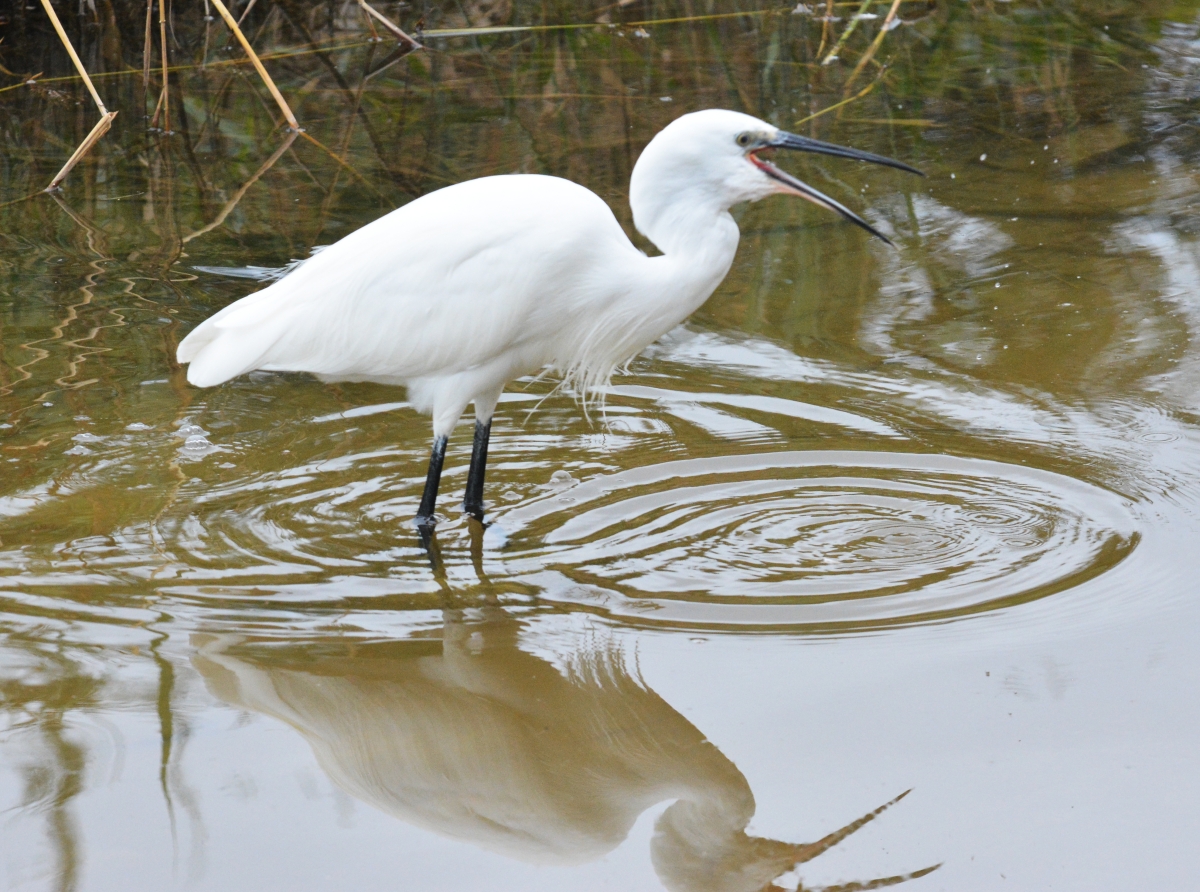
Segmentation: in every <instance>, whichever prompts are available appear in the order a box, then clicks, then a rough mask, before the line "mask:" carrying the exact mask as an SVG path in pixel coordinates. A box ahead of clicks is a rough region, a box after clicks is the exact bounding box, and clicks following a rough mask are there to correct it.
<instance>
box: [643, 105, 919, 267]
mask: <svg viewBox="0 0 1200 892" xmlns="http://www.w3.org/2000/svg"><path fill="white" fill-rule="evenodd" d="M775 149H793V150H796V151H801V152H815V153H818V154H822V155H833V156H835V157H838V158H851V159H855V160H858V161H870V162H872V163H874V164H883V165H886V166H888V167H895V168H897V169H899V170H905V171H908V172H910V173H915V174H920V171H918V170H916V169H915V168H912V167H909V166H908V165H907V164H903V163H901V162H899V161H894V160H892V159H891V158H885V157H883V156H882V155H872V154H871V153H869V152H860V151H858V150H857V149H850V148H845V147H843V146H836V145H833V144H831V143H826V142H821V141H820V140H816V139H810V138H808V137H806V136H798V135H796V134H794V133H787V132H786V131H783V130H780V129H779V128H778V127H775V126H774V125H772V124H768V123H767V122H766V121H760V120H759V119H758V118H755V117H752V116H751V115H744V114H741V113H740V112H733V111H725V110H723V109H707V110H705V111H698V112H692V113H691V114H686V115H684V116H683V117H681V118H676V119H675V120H674V121H672V122H671V123H670V124H668V125H667V126H666V127H664V128H663V129H662V130H661V131H659V133H658V135H656V136H655V137H654V139H652V140H650V144H649V145H647V146H646V149H645V151H644V152H642V156H641V157H640V158H639V159H638V162H637V165H636V166H635V167H634V170H633V178H632V180H631V181H630V188H629V200H630V204H631V205H632V207H633V215H634V222H635V223H636V225H637V227H638V229H639V231H641V232H642V233H644V234H645V235H646V236H648V237H649V238H651V239H652V240H654V241H655V242H656V243H658V240H657V239H655V236H654V234H653V233H652V232H651V231H650V230H652V229H656V228H661V224H660V223H659V221H658V218H659V217H661V216H662V211H664V210H665V209H666V207H667V206H668V205H675V206H677V207H678V206H691V207H693V208H698V207H704V208H713V209H715V210H718V211H724V210H727V209H728V208H730V207H732V206H733V205H735V204H739V203H741V202H743V201H758V200H759V199H760V198H766V197H767V196H768V195H774V194H776V193H784V194H787V195H799V196H800V197H801V198H805V199H807V200H809V201H811V202H812V203H813V204H816V205H819V206H820V207H823V208H827V209H828V210H831V211H835V212H836V213H838V214H841V215H842V216H843V217H845V218H846V219H847V220H849V221H850V222H852V223H854V224H855V225H857V226H861V227H862V228H863V229H865V230H867V231H868V232H870V233H871V234H872V235H874V236H876V237H877V238H880V239H883V240H884V241H885V242H888V244H891V242H890V241H889V240H888V239H887V237H885V236H884V235H883V234H882V233H880V232H879V231H878V230H876V229H875V228H874V227H872V226H871V225H870V224H869V223H867V222H866V221H865V220H863V219H862V218H861V217H859V216H858V215H857V214H855V213H854V212H853V211H851V210H850V209H849V208H846V207H844V206H843V205H841V204H840V203H838V202H836V201H834V200H833V199H832V198H830V197H829V196H827V195H824V194H822V193H821V192H819V191H817V190H816V189H814V188H813V187H812V186H810V185H808V184H807V183H804V182H801V181H800V180H798V179H796V178H795V177H793V176H792V175H791V174H789V173H786V172H785V171H782V170H780V169H779V168H778V167H776V166H775V165H774V164H772V163H771V161H770V160H768V158H769V156H770V155H771V153H772V151H773V150H775ZM670 216H674V215H673V214H672V215H670ZM660 247H662V245H661V244H660Z"/></svg>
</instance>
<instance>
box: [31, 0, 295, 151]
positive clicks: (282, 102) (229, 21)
mask: <svg viewBox="0 0 1200 892" xmlns="http://www.w3.org/2000/svg"><path fill="white" fill-rule="evenodd" d="M42 2H43V3H46V2H49V0H42ZM212 4H213V6H215V7H216V8H217V12H219V13H220V14H221V18H223V19H224V20H225V24H226V25H228V26H229V29H230V30H231V31H233V33H234V35H235V36H236V37H237V39H238V41H239V42H240V43H241V45H242V49H244V50H245V51H246V55H247V56H249V57H250V61H251V62H252V63H253V64H254V69H255V70H256V71H257V72H258V76H259V77H261V78H262V80H263V83H264V84H266V87H267V90H268V91H270V93H271V97H272V98H273V99H274V100H275V104H276V105H278V106H279V110H280V111H281V112H283V116H284V118H286V119H287V122H288V126H289V127H290V128H291V129H292V130H299V129H300V124H299V122H298V121H297V120H296V116H295V115H294V114H292V110H291V108H289V107H288V104H287V100H286V99H284V98H283V94H282V93H280V92H279V88H278V87H276V86H275V81H273V80H271V75H269V74H267V69H265V68H263V64H262V62H261V61H259V58H258V54H257V53H255V52H254V48H253V47H252V46H250V41H248V40H247V39H246V35H245V34H243V33H242V29H241V28H239V27H238V23H237V22H236V21H234V19H233V16H232V15H230V14H229V9H228V8H227V7H226V6H225V4H224V3H223V2H222V0H212Z"/></svg>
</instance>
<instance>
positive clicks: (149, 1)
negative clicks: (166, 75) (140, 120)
mask: <svg viewBox="0 0 1200 892" xmlns="http://www.w3.org/2000/svg"><path fill="white" fill-rule="evenodd" d="M153 17H154V0H146V42H145V43H144V44H143V45H142V89H143V90H149V89H150V35H151V34H152V33H153V32H152V31H151V30H150V25H151V22H152V21H153ZM145 101H146V99H145V97H144V96H143V97H142V112H143V113H145V111H146V108H145Z"/></svg>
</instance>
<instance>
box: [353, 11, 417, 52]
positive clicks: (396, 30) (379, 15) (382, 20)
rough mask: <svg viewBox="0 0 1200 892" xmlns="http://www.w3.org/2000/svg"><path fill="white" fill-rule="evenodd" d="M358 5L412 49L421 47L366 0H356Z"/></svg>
mask: <svg viewBox="0 0 1200 892" xmlns="http://www.w3.org/2000/svg"><path fill="white" fill-rule="evenodd" d="M358 5H359V6H361V7H362V10H363V12H365V13H366V14H367V15H369V16H371V17H372V18H375V19H378V20H379V23H380V24H381V25H383V27H385V28H387V29H388V30H389V31H391V32H392V33H393V34H395V35H396V36H397V37H399V38H400V39H401V40H402V41H404V42H405V43H407V44H408V45H409V46H411V47H412V48H413V49H414V50H419V49H421V44H419V43H417V41H415V40H413V39H412V38H411V37H409V36H408V35H407V34H405V33H404V31H402V30H401V28H400V26H399V25H397V24H396V23H395V22H393V21H392V20H391V19H389V18H388V17H387V16H385V15H383V13H381V12H379V11H378V10H376V9H375V7H373V6H371V4H369V3H368V2H367V0H358Z"/></svg>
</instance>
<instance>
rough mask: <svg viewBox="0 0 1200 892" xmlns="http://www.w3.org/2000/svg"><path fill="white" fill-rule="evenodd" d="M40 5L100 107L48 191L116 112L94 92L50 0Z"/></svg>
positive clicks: (67, 171) (89, 146) (72, 165)
mask: <svg viewBox="0 0 1200 892" xmlns="http://www.w3.org/2000/svg"><path fill="white" fill-rule="evenodd" d="M42 6H43V7H44V8H45V10H46V15H48V16H49V17H50V23H51V24H52V25H54V30H55V31H57V32H58V37H59V39H60V40H61V41H62V43H63V46H64V47H66V49H67V54H68V55H69V56H70V57H71V61H72V62H74V63H75V68H76V70H77V71H78V72H79V76H80V77H81V78H83V82H84V83H85V84H87V88H88V92H89V93H91V94H92V99H93V100H95V102H96V107H97V108H98V109H100V120H99V121H97V122H96V126H95V127H93V128H92V130H91V132H90V133H89V134H88V135H87V136H86V137H84V139H83V142H81V143H80V144H79V148H77V149H76V150H75V151H74V152H72V153H71V157H70V158H68V159H67V163H66V164H64V165H63V167H62V170H60V171H59V172H58V173H57V174H55V176H54V179H53V180H51V181H50V185H49V186H47V187H46V191H47V192H49V191H51V190H52V189H57V188H58V184H59V183H61V182H62V181H63V180H64V179H66V177H67V174H69V173H70V172H71V170H72V168H74V167H75V165H76V164H78V163H79V160H80V159H81V158H83V156H84V155H86V154H87V153H88V152H89V151H91V148H92V146H94V145H95V144H96V143H97V142H98V141H99V139H100V137H102V136H104V134H106V133H108V128H109V127H111V126H112V122H113V118H115V117H116V116H117V113H116V112H115V111H114V112H110V111H109V110H108V109H107V108H105V107H104V102H103V101H102V100H101V99H100V94H99V93H97V92H96V86H95V85H94V84H93V83H92V79H91V78H90V77H88V73H87V69H86V68H84V67H83V63H82V62H80V61H79V55H78V54H77V53H76V52H75V47H74V46H72V45H71V41H70V39H69V38H68V37H67V32H66V31H64V30H63V26H62V22H60V21H59V20H58V14H57V13H56V12H55V11H54V7H53V6H51V5H50V0H42Z"/></svg>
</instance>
